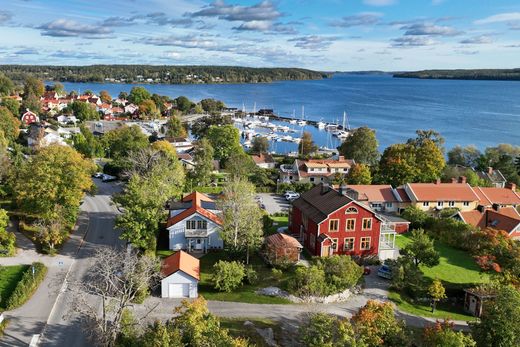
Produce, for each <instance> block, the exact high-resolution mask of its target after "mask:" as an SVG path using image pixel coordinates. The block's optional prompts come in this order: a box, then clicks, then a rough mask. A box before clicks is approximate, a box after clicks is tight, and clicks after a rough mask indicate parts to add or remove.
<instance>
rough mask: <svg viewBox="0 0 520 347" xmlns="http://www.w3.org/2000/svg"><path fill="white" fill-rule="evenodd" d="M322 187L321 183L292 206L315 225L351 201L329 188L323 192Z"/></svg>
mask: <svg viewBox="0 0 520 347" xmlns="http://www.w3.org/2000/svg"><path fill="white" fill-rule="evenodd" d="M323 187H324V185H323V183H322V184H319V185H317V186H315V187H314V188H312V189H311V190H309V191H307V192H305V193H303V194H302V195H301V196H300V198H299V199H296V200H295V201H294V202H293V206H295V207H297V208H298V209H299V210H300V211H302V213H303V214H304V215H305V216H307V217H308V218H309V219H310V220H312V221H313V222H315V223H321V222H323V221H324V220H325V219H327V217H328V215H329V214H331V213H332V212H334V211H336V210H338V209H339V208H341V207H343V206H345V205H346V204H348V203H350V202H352V201H353V200H352V199H351V198H349V197H346V196H344V195H341V194H340V193H339V192H338V191H337V190H334V189H331V188H327V189H326V191H325V192H323V190H324V189H323Z"/></svg>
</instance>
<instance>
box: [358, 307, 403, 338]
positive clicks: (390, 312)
mask: <svg viewBox="0 0 520 347" xmlns="http://www.w3.org/2000/svg"><path fill="white" fill-rule="evenodd" d="M352 321H353V326H354V331H355V334H356V340H357V341H358V342H360V343H362V346H367V347H380V346H388V347H391V346H407V345H408V339H407V337H406V335H405V333H404V325H403V324H402V323H401V322H399V321H398V320H397V319H396V318H395V316H394V309H393V306H392V304H391V303H389V302H385V303H383V302H378V301H374V300H369V301H368V302H367V304H366V305H365V306H363V307H362V308H360V309H359V311H358V312H357V313H356V314H355V315H354V316H353V317H352Z"/></svg>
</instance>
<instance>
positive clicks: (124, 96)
mask: <svg viewBox="0 0 520 347" xmlns="http://www.w3.org/2000/svg"><path fill="white" fill-rule="evenodd" d="M117 97H118V98H119V99H121V100H127V99H128V93H127V92H120V93H119V95H118V96H117Z"/></svg>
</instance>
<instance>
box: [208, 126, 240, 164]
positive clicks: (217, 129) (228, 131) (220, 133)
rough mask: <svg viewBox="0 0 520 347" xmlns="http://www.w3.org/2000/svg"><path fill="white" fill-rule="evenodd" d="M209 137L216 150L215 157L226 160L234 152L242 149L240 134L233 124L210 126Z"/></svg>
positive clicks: (222, 160)
mask: <svg viewBox="0 0 520 347" xmlns="http://www.w3.org/2000/svg"><path fill="white" fill-rule="evenodd" d="M207 138H208V140H209V142H210V143H211V146H212V147H213V150H214V151H215V159H217V160H220V161H221V162H225V161H226V160H227V159H228V158H229V157H230V156H231V154H232V153H233V152H237V151H240V150H241V149H242V147H241V146H240V134H239V132H238V129H237V128H235V127H234V126H233V125H224V126H215V125H212V126H210V127H209V130H208V134H207Z"/></svg>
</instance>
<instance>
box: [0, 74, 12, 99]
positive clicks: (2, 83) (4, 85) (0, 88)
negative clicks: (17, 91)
mask: <svg viewBox="0 0 520 347" xmlns="http://www.w3.org/2000/svg"><path fill="white" fill-rule="evenodd" d="M13 91H14V83H13V81H11V79H10V78H9V77H7V76H6V75H4V74H3V73H1V72H0V96H7V95H11V93H12V92H13Z"/></svg>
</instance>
